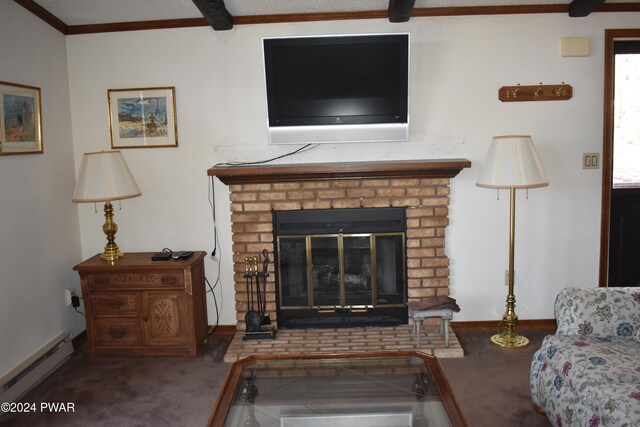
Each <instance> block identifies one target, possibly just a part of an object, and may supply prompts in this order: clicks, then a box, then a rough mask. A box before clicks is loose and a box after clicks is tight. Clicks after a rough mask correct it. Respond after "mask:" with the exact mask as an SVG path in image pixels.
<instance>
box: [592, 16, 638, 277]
mask: <svg viewBox="0 0 640 427" xmlns="http://www.w3.org/2000/svg"><path fill="white" fill-rule="evenodd" d="M624 39H640V28H636V29H616V30H605V32H604V121H603V125H604V129H603V141H602V163H601V164H602V196H601V204H602V208H601V218H600V274H599V278H598V283H599V286H600V287H606V286H607V284H608V276H609V234H610V233H609V230H610V226H609V221H610V220H611V182H612V180H613V115H614V105H613V95H614V80H615V70H614V66H615V61H614V56H615V54H614V49H613V45H614V43H615V42H616V41H618V40H624Z"/></svg>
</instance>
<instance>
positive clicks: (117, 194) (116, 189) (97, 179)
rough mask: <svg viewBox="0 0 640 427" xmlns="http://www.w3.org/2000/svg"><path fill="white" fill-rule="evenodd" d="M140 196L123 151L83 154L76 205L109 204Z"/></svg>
mask: <svg viewBox="0 0 640 427" xmlns="http://www.w3.org/2000/svg"><path fill="white" fill-rule="evenodd" d="M141 195H142V193H141V192H140V189H139V188H138V184H136V181H135V179H133V175H132V174H131V171H130V170H129V167H128V166H127V163H126V162H125V161H124V157H122V153H121V152H120V151H99V152H95V153H85V154H84V155H83V157H82V162H81V163H80V171H79V172H78V181H77V182H76V189H75V191H74V192H73V199H72V200H73V201H74V202H76V203H88V202H106V201H109V200H122V199H130V198H132V197H138V196H141Z"/></svg>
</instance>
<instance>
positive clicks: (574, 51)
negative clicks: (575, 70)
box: [560, 37, 591, 56]
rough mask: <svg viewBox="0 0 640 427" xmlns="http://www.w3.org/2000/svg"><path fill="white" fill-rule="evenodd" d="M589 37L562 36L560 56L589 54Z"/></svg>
mask: <svg viewBox="0 0 640 427" xmlns="http://www.w3.org/2000/svg"><path fill="white" fill-rule="evenodd" d="M590 42H591V40H590V39H589V37H563V38H562V43H561V44H560V55H561V56H589V53H590V52H589V51H590V47H591V46H590V45H591V43H590Z"/></svg>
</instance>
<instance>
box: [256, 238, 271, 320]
mask: <svg viewBox="0 0 640 427" xmlns="http://www.w3.org/2000/svg"><path fill="white" fill-rule="evenodd" d="M262 256H263V257H264V261H263V262H262V277H261V278H262V307H260V314H262V324H263V325H270V324H271V319H270V318H269V314H268V313H267V277H269V251H268V250H266V249H263V250H262ZM258 292H260V285H258Z"/></svg>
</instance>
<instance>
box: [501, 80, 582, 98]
mask: <svg viewBox="0 0 640 427" xmlns="http://www.w3.org/2000/svg"><path fill="white" fill-rule="evenodd" d="M572 96H573V88H572V87H571V86H570V85H568V84H565V82H562V84H559V85H543V84H542V82H540V84H539V85H533V86H520V84H518V85H517V86H502V87H501V88H500V89H499V90H498V99H500V101H502V102H519V101H565V100H567V99H570V98H571V97H572Z"/></svg>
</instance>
